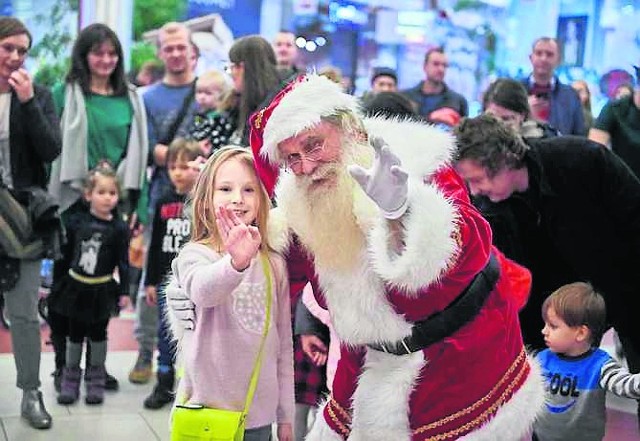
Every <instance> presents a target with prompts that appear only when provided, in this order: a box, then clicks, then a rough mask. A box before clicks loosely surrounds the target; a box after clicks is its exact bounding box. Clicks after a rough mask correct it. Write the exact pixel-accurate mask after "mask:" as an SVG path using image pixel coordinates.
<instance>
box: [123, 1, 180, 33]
mask: <svg viewBox="0 0 640 441" xmlns="http://www.w3.org/2000/svg"><path fill="white" fill-rule="evenodd" d="M158 3H161V4H162V6H161V7H159V5H158ZM186 3H187V2H185V1H184V0H163V1H162V2H158V0H135V3H134V6H133V38H134V39H135V40H140V39H141V38H142V34H143V33H144V32H146V31H150V30H152V29H155V28H159V27H160V26H162V25H163V24H165V23H167V22H169V21H177V20H182V18H183V17H184V13H185V11H186Z"/></svg>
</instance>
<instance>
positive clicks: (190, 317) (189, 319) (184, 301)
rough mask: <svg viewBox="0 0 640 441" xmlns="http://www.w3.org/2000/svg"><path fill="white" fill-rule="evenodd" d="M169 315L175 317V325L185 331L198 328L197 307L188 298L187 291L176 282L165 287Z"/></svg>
mask: <svg viewBox="0 0 640 441" xmlns="http://www.w3.org/2000/svg"><path fill="white" fill-rule="evenodd" d="M164 292H165V295H166V298H167V306H168V308H169V310H168V311H167V312H168V314H171V315H173V317H174V318H175V323H176V324H178V325H179V326H182V327H183V328H184V329H185V330H193V329H195V327H196V306H195V305H194V304H193V302H192V301H191V299H190V298H189V297H188V296H187V293H186V292H185V290H184V289H183V288H182V287H180V285H178V283H177V282H176V281H175V279H174V280H171V282H169V284H167V286H166V287H165V291H164Z"/></svg>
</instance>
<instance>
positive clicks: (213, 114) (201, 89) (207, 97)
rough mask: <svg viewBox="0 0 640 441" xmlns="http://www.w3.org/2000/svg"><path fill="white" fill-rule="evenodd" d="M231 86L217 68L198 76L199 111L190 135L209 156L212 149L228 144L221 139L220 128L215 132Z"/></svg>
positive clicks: (196, 97)
mask: <svg viewBox="0 0 640 441" xmlns="http://www.w3.org/2000/svg"><path fill="white" fill-rule="evenodd" d="M230 90H231V87H230V85H229V83H228V82H227V80H226V78H225V76H224V74H223V73H222V72H219V71H217V70H210V71H207V72H205V73H204V74H202V75H201V76H200V77H198V79H197V81H196V95H195V100H196V103H197V104H198V113H197V114H196V115H195V117H194V122H193V125H192V127H191V129H190V130H189V134H190V136H191V137H192V138H193V139H195V140H196V141H198V142H199V143H200V148H201V150H202V155H203V156H205V157H208V156H209V155H210V154H211V152H212V150H215V149H217V148H219V147H220V146H222V145H224V144H226V139H224V140H222V139H220V141H219V142H216V140H218V139H219V138H221V136H220V130H218V132H217V133H214V132H215V129H214V126H216V123H215V122H216V120H217V119H219V118H220V117H221V114H220V112H219V111H218V108H219V106H220V104H221V102H222V99H223V98H224V97H225V96H226V95H227V94H228V93H229V92H230Z"/></svg>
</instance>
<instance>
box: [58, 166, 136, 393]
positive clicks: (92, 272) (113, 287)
mask: <svg viewBox="0 0 640 441" xmlns="http://www.w3.org/2000/svg"><path fill="white" fill-rule="evenodd" d="M119 191H120V188H119V186H118V181H117V178H116V175H115V172H114V171H113V169H111V168H110V167H108V166H106V165H99V166H98V167H96V168H95V169H94V170H92V171H91V172H89V174H88V176H87V178H86V180H85V185H84V198H85V199H86V201H87V202H88V204H89V210H79V211H77V212H74V213H73V214H71V215H70V216H68V217H67V218H66V220H65V228H66V232H67V244H66V245H65V249H64V252H63V255H64V257H63V259H62V260H60V261H58V262H56V269H55V274H56V280H55V281H54V287H53V289H52V293H51V296H50V298H49V308H51V309H53V310H54V311H55V312H57V313H58V314H60V315H62V316H64V317H67V319H68V330H69V336H68V337H67V339H68V340H67V351H66V364H65V367H64V370H63V373H62V388H61V391H60V395H58V403H60V404H72V403H74V402H76V401H77V400H78V397H79V395H80V378H81V376H82V371H81V369H80V359H81V357H82V342H83V341H84V339H85V338H88V339H89V344H90V345H91V351H90V356H89V360H88V361H89V363H88V368H87V372H86V375H85V383H86V388H87V395H86V397H85V401H86V403H87V404H100V403H102V401H103V399H104V385H105V368H104V362H105V357H106V355H107V343H106V339H107V324H108V323H109V317H110V316H111V314H112V313H113V311H114V308H115V306H116V302H117V300H118V297H120V302H119V303H120V306H121V307H124V306H126V305H127V302H128V300H129V293H128V291H129V282H128V266H129V264H128V254H127V253H128V245H129V240H128V238H129V229H128V227H127V225H126V224H125V223H124V222H123V221H122V220H121V219H120V218H119V217H118V216H117V215H115V214H114V208H115V207H116V205H117V204H118V194H119ZM116 268H117V269H118V274H119V277H120V283H117V282H116V281H115V280H114V278H113V272H114V270H115V269H116Z"/></svg>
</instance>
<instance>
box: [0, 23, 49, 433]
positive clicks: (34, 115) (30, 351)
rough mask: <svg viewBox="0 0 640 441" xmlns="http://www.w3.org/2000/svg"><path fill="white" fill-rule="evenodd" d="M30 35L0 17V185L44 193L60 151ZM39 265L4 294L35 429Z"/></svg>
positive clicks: (45, 421)
mask: <svg viewBox="0 0 640 441" xmlns="http://www.w3.org/2000/svg"><path fill="white" fill-rule="evenodd" d="M30 47H31V34H30V33H29V31H28V30H27V28H26V27H25V26H24V24H23V23H22V22H20V21H19V20H17V19H15V18H12V17H0V176H1V177H2V182H3V183H4V185H6V186H7V187H9V188H10V189H13V190H16V191H20V190H24V189H26V188H28V187H40V188H42V189H46V184H47V173H46V165H47V164H48V163H50V162H51V161H53V160H54V159H55V158H56V157H57V156H58V154H59V153H60V149H61V137H60V129H59V123H58V118H57V116H56V112H55V109H54V104H53V99H52V98H51V94H50V93H49V91H48V90H47V89H44V88H40V87H38V86H34V84H33V82H32V80H31V76H30V75H29V73H28V72H27V71H26V70H25V69H23V67H22V66H23V64H24V60H25V58H26V55H27V53H28V51H29V49H30ZM39 282H40V260H39V259H22V260H20V277H19V279H18V281H17V284H16V286H15V287H14V288H13V289H12V290H10V291H7V292H5V293H4V297H5V302H6V307H7V312H8V314H9V319H10V320H11V341H12V346H13V351H14V359H15V363H16V371H17V374H18V378H17V385H18V387H19V388H20V389H22V390H23V396H22V404H21V415H22V417H23V418H24V419H26V420H27V422H28V423H29V424H30V425H31V426H32V427H34V428H37V429H48V428H49V427H51V415H49V413H47V410H46V409H45V407H44V403H43V401H42V393H41V392H40V391H39V390H38V389H39V387H40V378H39V375H40V326H39V322H38V316H37V314H38V312H37V311H38V310H37V302H38V287H39Z"/></svg>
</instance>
